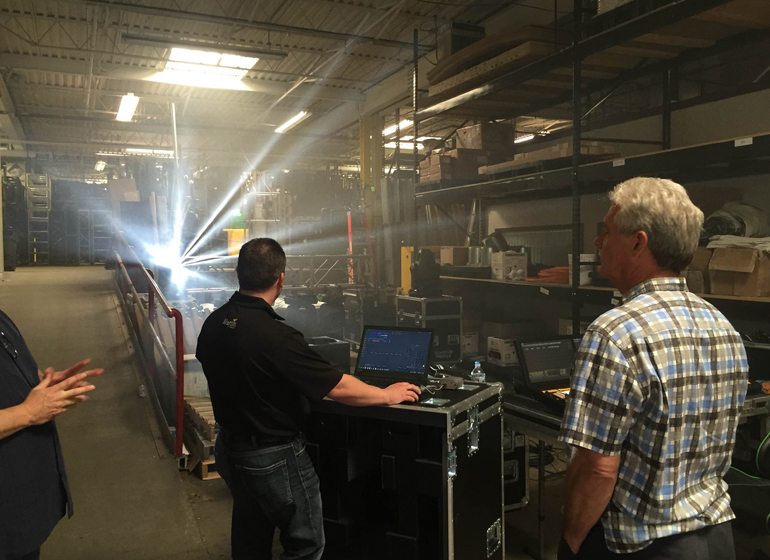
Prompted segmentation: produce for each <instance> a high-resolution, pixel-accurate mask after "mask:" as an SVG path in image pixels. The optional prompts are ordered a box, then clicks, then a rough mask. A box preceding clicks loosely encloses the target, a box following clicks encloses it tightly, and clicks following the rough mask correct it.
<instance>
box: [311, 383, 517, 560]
mask: <svg viewBox="0 0 770 560" xmlns="http://www.w3.org/2000/svg"><path fill="white" fill-rule="evenodd" d="M466 386H467V387H469V388H470V389H469V390H454V391H448V390H443V391H438V392H437V393H436V395H435V398H436V399H446V400H447V402H446V403H443V406H426V405H398V406H392V407H379V406H378V407H362V408H354V407H348V406H345V405H341V404H339V403H335V402H333V401H329V400H324V401H322V402H320V403H314V404H313V413H312V416H311V421H310V423H309V425H310V428H309V430H308V434H307V437H308V450H309V452H310V454H311V457H312V458H313V460H314V463H315V465H316V469H317V471H318V474H319V477H320V479H321V494H322V497H323V507H324V528H325V531H326V540H327V546H326V551H325V553H324V558H325V559H328V560H354V559H355V560H361V559H366V560H380V559H382V560H385V559H388V560H390V559H392V558H398V559H399V560H486V559H494V560H503V558H504V557H505V554H504V542H505V539H504V534H503V532H504V519H503V470H502V462H503V461H502V459H503V453H502V425H503V420H502V404H501V403H502V400H501V399H502V397H501V388H502V386H501V385H499V384H494V385H488V384H478V385H476V384H470V383H468V384H466ZM439 402H441V401H439Z"/></svg>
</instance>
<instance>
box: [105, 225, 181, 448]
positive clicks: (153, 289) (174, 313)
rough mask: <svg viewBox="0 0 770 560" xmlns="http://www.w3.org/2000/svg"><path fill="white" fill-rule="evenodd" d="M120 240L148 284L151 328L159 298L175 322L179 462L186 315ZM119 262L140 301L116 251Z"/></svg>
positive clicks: (128, 246) (176, 438) (118, 238)
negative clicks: (170, 301) (172, 302)
mask: <svg viewBox="0 0 770 560" xmlns="http://www.w3.org/2000/svg"><path fill="white" fill-rule="evenodd" d="M116 238H117V240H118V241H119V243H120V244H121V245H122V246H123V247H124V248H125V250H126V251H127V253H128V255H127V256H129V257H130V258H131V259H132V261H133V263H135V264H136V269H137V270H138V271H139V272H140V274H141V276H142V277H143V279H144V280H145V281H146V282H147V303H148V320H149V322H150V324H151V325H152V324H153V322H154V320H155V305H156V297H157V302H159V303H160V306H161V308H162V309H163V312H164V313H165V314H166V316H167V317H169V318H173V319H174V331H175V335H176V336H175V358H176V359H175V364H174V366H175V377H176V380H175V381H176V387H175V400H176V403H175V410H174V413H175V424H176V426H175V428H176V429H175V434H174V455H175V456H176V457H177V458H180V457H182V448H183V438H184V330H183V329H184V326H183V320H182V313H181V312H180V311H179V309H177V308H175V307H172V306H171V305H170V304H169V303H168V301H167V300H166V298H165V297H164V296H163V292H162V291H161V289H160V287H159V286H158V284H157V282H155V278H153V275H152V273H151V272H150V271H149V270H147V269H146V268H145V267H144V265H143V264H142V262H141V260H140V259H139V257H138V256H137V254H136V252H135V251H134V249H133V248H132V247H131V246H130V245H129V244H128V243H127V242H126V240H125V238H124V237H123V236H122V235H120V233H117V234H116ZM115 259H116V266H117V267H119V268H120V269H121V270H122V271H123V273H124V275H125V277H126V279H127V280H128V283H129V284H130V285H131V289H132V292H133V293H134V294H135V297H138V295H137V292H136V288H135V287H134V285H133V282H132V281H131V277H130V275H129V274H128V270H127V269H126V264H125V262H124V261H123V258H122V257H121V255H120V253H119V252H118V251H115Z"/></svg>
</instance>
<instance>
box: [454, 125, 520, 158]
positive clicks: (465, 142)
mask: <svg viewBox="0 0 770 560" xmlns="http://www.w3.org/2000/svg"><path fill="white" fill-rule="evenodd" d="M455 147H456V148H460V149H465V150H482V151H484V152H486V154H487V161H488V163H496V162H499V161H505V160H506V159H510V155H511V154H512V153H513V125H512V124H511V123H510V122H502V123H480V124H474V125H471V126H466V127H463V128H460V129H458V130H457V132H456V133H455Z"/></svg>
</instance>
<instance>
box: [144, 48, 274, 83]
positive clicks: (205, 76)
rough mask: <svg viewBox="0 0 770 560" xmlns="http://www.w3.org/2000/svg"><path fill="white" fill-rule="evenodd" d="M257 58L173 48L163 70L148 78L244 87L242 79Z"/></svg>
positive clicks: (156, 80) (164, 81) (167, 81)
mask: <svg viewBox="0 0 770 560" xmlns="http://www.w3.org/2000/svg"><path fill="white" fill-rule="evenodd" d="M257 61H259V58H257V57H253V56H242V55H238V54H231V53H225V52H215V51H211V50H201V49H189V48H183V47H173V48H172V49H171V52H170V53H169V56H168V61H167V62H166V66H165V68H164V69H163V71H162V72H158V73H157V74H154V75H153V76H151V77H150V78H149V79H150V80H152V81H154V82H163V83H166V84H175V85H181V86H192V87H202V88H210V89H231V90H248V89H249V88H248V86H247V85H246V84H244V83H243V81H242V80H243V78H244V77H245V76H246V74H247V73H248V72H249V70H250V69H251V68H253V67H254V65H255V64H256V63H257Z"/></svg>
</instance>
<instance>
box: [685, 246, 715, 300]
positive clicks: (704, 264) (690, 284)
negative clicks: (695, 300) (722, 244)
mask: <svg viewBox="0 0 770 560" xmlns="http://www.w3.org/2000/svg"><path fill="white" fill-rule="evenodd" d="M713 252H714V250H713V249H709V248H707V247H698V248H697V249H696V250H695V255H693V258H692V262H690V264H689V266H688V267H687V268H686V269H685V270H684V271H683V273H682V274H683V276H684V277H685V280H686V281H687V288H688V289H689V290H690V291H691V292H695V293H696V294H708V293H709V292H711V284H710V282H709V275H708V270H709V261H710V260H711V255H712V253H713Z"/></svg>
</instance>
